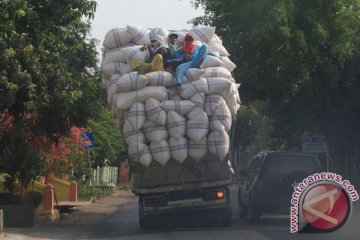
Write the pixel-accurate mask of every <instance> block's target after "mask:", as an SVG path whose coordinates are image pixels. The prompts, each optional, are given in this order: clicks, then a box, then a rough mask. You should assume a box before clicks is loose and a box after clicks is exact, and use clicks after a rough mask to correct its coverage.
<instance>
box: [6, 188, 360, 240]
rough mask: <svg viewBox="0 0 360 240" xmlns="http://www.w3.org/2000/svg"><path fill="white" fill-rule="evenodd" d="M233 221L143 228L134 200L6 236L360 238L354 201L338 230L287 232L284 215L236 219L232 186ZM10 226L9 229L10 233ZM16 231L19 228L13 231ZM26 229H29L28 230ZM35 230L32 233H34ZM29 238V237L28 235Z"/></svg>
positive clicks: (200, 239) (152, 239) (261, 239)
mask: <svg viewBox="0 0 360 240" xmlns="http://www.w3.org/2000/svg"><path fill="white" fill-rule="evenodd" d="M231 198H232V208H233V223H232V225H231V227H217V226H206V224H205V225H204V224H200V223H198V224H196V225H194V224H193V223H191V221H190V220H191V219H186V223H185V224H184V223H181V224H177V225H173V226H170V227H165V228H162V229H156V230H148V231H142V230H141V229H140V227H139V224H138V206H137V199H134V200H132V201H131V202H129V203H128V204H126V205H124V206H123V207H122V208H121V209H120V210H119V211H117V212H116V213H115V214H113V215H111V216H109V217H108V218H106V219H105V220H104V221H103V222H101V223H97V224H92V225H82V224H78V225H76V226H74V227H62V228H61V227H60V228H59V227H53V228H52V229H41V228H39V230H38V231H42V233H41V234H40V232H39V233H38V234H36V228H35V230H34V229H29V230H26V229H24V230H23V231H22V234H23V236H27V237H24V238H9V237H8V238H7V239H40V238H41V239H127V240H155V239H156V240H157V239H160V240H161V239H164V240H165V239H166V240H168V239H175V240H184V239H185V240H190V239H196V240H212V239H216V240H225V239H236V240H243V239H244V240H251V239H256V240H265V239H275V240H282V239H284V240H288V239H305V240H307V239H314V240H315V239H316V240H322V239H324V240H338V239H341V240H356V239H360V234H359V233H357V231H358V229H360V205H359V204H356V205H355V206H354V209H353V213H352V216H351V218H350V220H349V221H348V222H347V223H346V224H345V225H344V226H343V227H342V228H341V229H339V230H338V231H335V232H332V233H326V234H324V233H318V234H291V233H290V231H289V218H288V217H286V216H264V217H262V218H261V220H260V222H259V223H257V224H249V223H248V222H247V221H243V220H239V219H238V218H237V192H236V188H235V187H234V188H231ZM174 217H176V216H174ZM11 230H12V229H10V232H11ZM14 231H15V232H16V231H18V232H19V230H14ZM27 231H28V232H27ZM34 231H35V233H34ZM28 237H32V238H28Z"/></svg>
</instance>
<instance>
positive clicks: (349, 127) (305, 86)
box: [193, 0, 360, 182]
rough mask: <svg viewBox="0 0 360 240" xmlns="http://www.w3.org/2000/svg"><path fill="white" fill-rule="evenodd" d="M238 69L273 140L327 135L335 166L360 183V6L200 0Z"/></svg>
mask: <svg viewBox="0 0 360 240" xmlns="http://www.w3.org/2000/svg"><path fill="white" fill-rule="evenodd" d="M194 4H195V7H199V6H203V7H204V9H205V14H206V16H204V17H199V18H195V19H194V20H193V23H194V24H200V23H201V24H208V25H213V26H216V28H217V32H218V33H220V35H221V36H222V37H223V40H224V45H226V46H227V47H228V49H229V51H230V53H231V54H232V56H233V58H234V60H235V63H236V64H237V65H238V66H239V69H238V72H237V76H239V77H238V78H237V79H240V81H241V82H242V89H241V91H240V93H241V95H242V100H243V101H244V102H245V103H250V102H251V101H254V100H261V101H264V102H265V103H266V105H267V106H266V109H267V111H266V115H269V116H271V117H272V118H273V119H274V135H273V136H275V137H277V138H283V139H286V140H287V142H288V146H287V147H288V148H292V147H293V146H295V145H298V144H299V142H300V136H301V135H302V133H304V132H314V133H316V132H322V133H325V135H326V137H327V138H328V142H329V146H330V156H331V157H332V159H333V163H332V167H333V168H332V169H333V170H336V171H339V172H340V173H341V174H344V176H346V177H349V178H350V179H351V180H352V181H354V182H355V181H358V179H359V177H358V174H359V168H360V167H359V165H360V164H359V161H360V147H359V146H360V145H359V143H360V129H359V128H358V119H359V117H360V111H359V110H360V96H359V94H358V93H359V92H360V83H359V68H358V67H356V66H358V65H359V63H360V62H359V60H360V58H359V47H360V41H359V40H360V37H359V36H360V35H359V32H360V24H359V19H358V16H359V14H360V1H359V0H351V1H340V0H337V1H326V0H319V1H310V0H301V1H295V0H274V1H266V0H230V1H225V0H223V1H221V0H220V1H219V0H196V1H194Z"/></svg>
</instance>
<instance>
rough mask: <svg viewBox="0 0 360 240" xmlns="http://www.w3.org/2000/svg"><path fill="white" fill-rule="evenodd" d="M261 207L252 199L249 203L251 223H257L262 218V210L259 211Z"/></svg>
mask: <svg viewBox="0 0 360 240" xmlns="http://www.w3.org/2000/svg"><path fill="white" fill-rule="evenodd" d="M259 207H260V206H258V205H257V204H255V203H254V201H252V199H251V198H250V201H249V210H248V218H249V222H251V223H257V222H258V221H259V219H260V216H261V210H260V209H259Z"/></svg>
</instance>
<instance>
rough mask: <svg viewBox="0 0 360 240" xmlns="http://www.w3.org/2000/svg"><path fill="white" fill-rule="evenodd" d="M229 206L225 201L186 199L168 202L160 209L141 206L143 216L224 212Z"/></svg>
mask: <svg viewBox="0 0 360 240" xmlns="http://www.w3.org/2000/svg"><path fill="white" fill-rule="evenodd" d="M229 208H230V204H229V203H228V202H227V199H226V198H225V199H221V200H214V201H203V200H202V199H188V200H182V201H174V202H170V201H169V202H168V203H167V205H166V206H162V207H146V206H143V210H144V215H145V216H146V215H159V214H172V213H176V214H178V213H180V214H181V213H185V214H187V215H188V214H189V213H190V212H197V213H201V212H224V211H226V210H229Z"/></svg>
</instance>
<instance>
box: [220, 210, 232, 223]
mask: <svg viewBox="0 0 360 240" xmlns="http://www.w3.org/2000/svg"><path fill="white" fill-rule="evenodd" d="M231 220H232V217H231V212H229V211H227V213H226V217H225V218H224V219H223V220H222V221H221V226H223V227H230V226H231Z"/></svg>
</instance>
